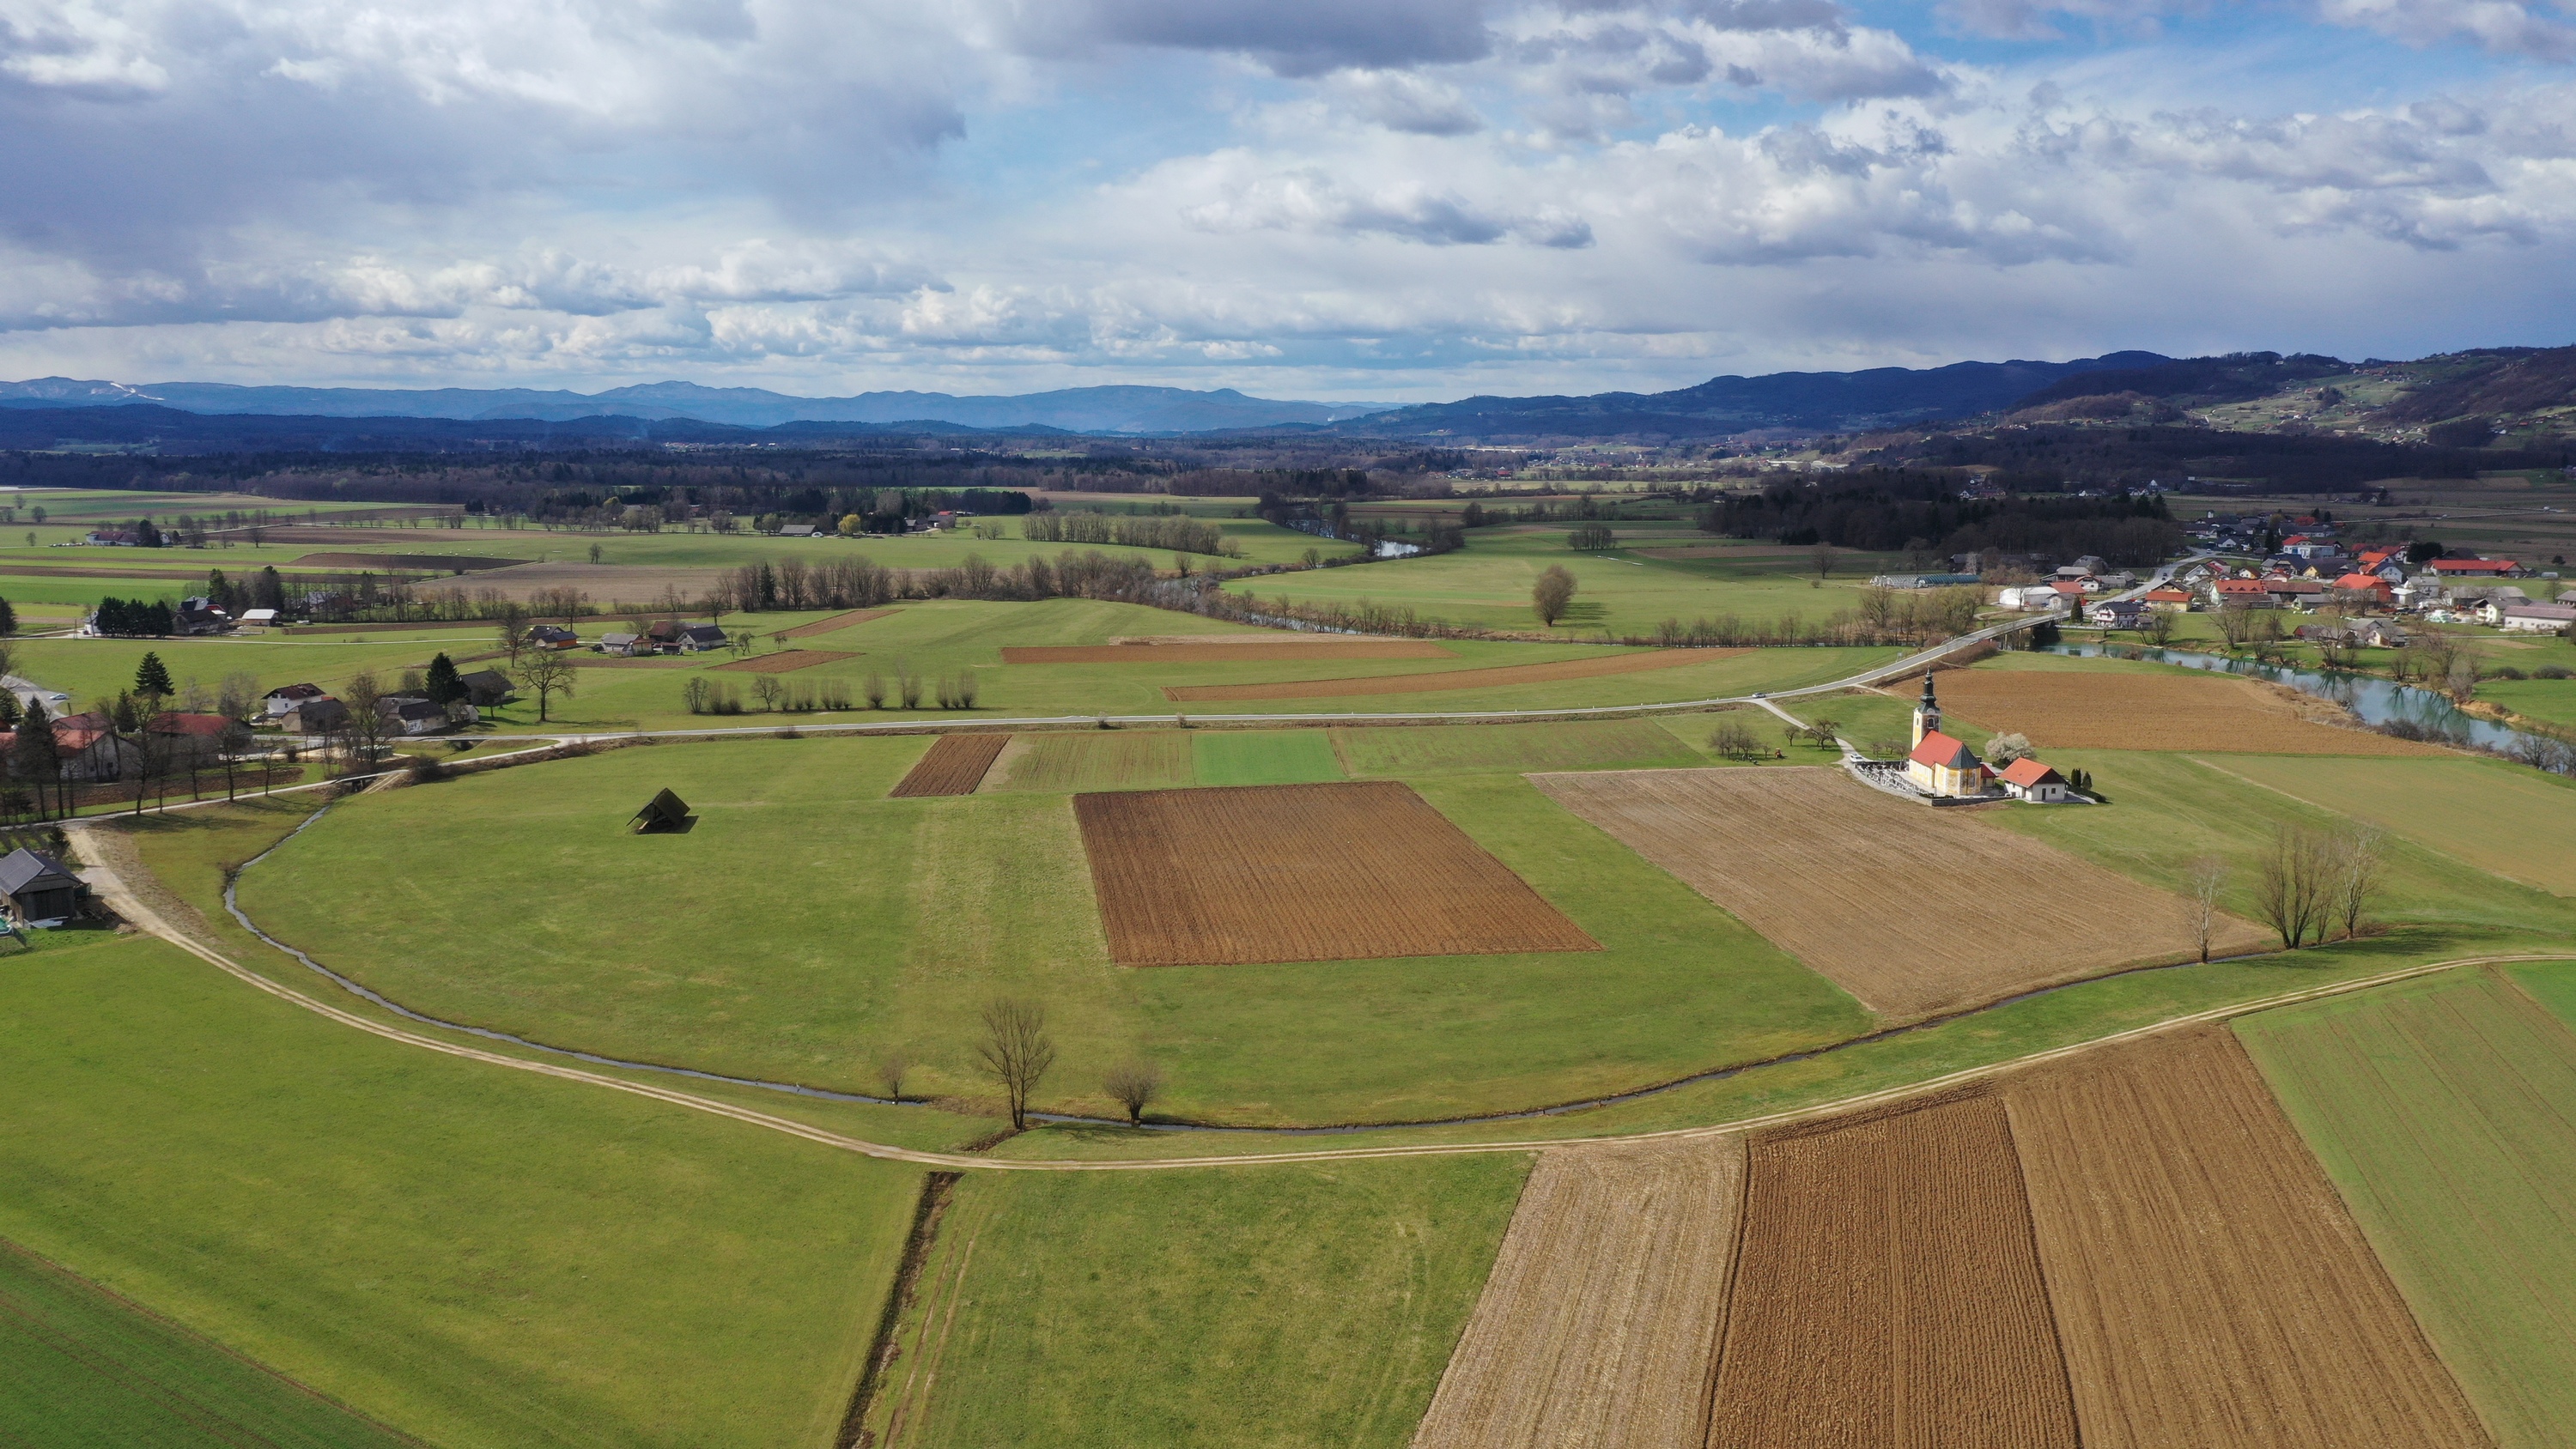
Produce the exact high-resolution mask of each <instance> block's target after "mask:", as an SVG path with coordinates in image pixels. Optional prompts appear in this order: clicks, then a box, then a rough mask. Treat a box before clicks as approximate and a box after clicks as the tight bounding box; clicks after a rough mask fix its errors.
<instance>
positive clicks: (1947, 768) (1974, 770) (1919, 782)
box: [1905, 669, 1994, 799]
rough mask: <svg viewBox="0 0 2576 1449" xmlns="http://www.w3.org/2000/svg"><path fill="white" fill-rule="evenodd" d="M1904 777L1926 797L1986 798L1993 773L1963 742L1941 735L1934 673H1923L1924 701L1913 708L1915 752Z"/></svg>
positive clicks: (1939, 708)
mask: <svg viewBox="0 0 2576 1449" xmlns="http://www.w3.org/2000/svg"><path fill="white" fill-rule="evenodd" d="M1905 778H1906V780H1907V781H1908V782H1910V783H1911V784H1912V785H1913V786H1914V788H1916V789H1918V790H1920V791H1922V792H1923V793H1924V794H1926V795H1937V796H1942V797H1945V798H1953V799H1964V798H1968V797H1970V796H1976V795H1983V794H1985V793H1986V792H1987V790H1988V789H1989V788H1990V787H1991V785H1992V783H1993V780H1994V772H1993V771H1991V770H1988V769H1987V768H1986V762H1985V761H1983V760H1980V759H1978V758H1977V752H1976V751H1974V750H1972V749H1969V748H1968V746H1967V744H1966V743H1965V742H1964V741H1961V740H1956V739H1952V738H1951V737H1950V736H1948V735H1945V734H1943V733H1941V702H1940V701H1939V700H1938V699H1935V698H1933V695H1932V671H1931V670H1929V669H1926V670H1924V671H1923V699H1922V702H1921V703H1919V704H1917V705H1915V706H1914V751H1913V753H1911V754H1909V755H1907V756H1906V757H1905Z"/></svg>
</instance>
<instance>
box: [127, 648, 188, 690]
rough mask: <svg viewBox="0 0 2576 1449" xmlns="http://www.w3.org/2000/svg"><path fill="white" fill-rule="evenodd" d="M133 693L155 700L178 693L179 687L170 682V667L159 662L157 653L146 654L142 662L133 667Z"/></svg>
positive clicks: (159, 658) (159, 657)
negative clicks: (149, 696) (148, 696)
mask: <svg viewBox="0 0 2576 1449" xmlns="http://www.w3.org/2000/svg"><path fill="white" fill-rule="evenodd" d="M134 692H135V693H136V694H148V695H151V696H153V697H154V698H156V699H167V698H169V697H170V696H171V695H174V694H177V693H178V692H179V687H178V686H177V685H175V684H173V683H171V682H170V666H169V665H167V664H164V663H162V662H161V656H160V655H159V654H158V653H146V654H145V655H144V656H143V662H142V663H141V664H138V665H136V666H135V668H134Z"/></svg>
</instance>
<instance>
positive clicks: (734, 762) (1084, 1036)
mask: <svg viewBox="0 0 2576 1449" xmlns="http://www.w3.org/2000/svg"><path fill="white" fill-rule="evenodd" d="M1099 733H1102V734H1105V735H1106V736H1107V737H1112V738H1115V737H1118V736H1121V735H1126V734H1128V733H1129V732H1125V731H1107V732H1099ZM1177 737H1179V738H1183V739H1186V738H1187V737H1186V736H1177ZM926 748H927V745H926V743H925V742H924V741H921V740H919V739H909V740H907V739H878V740H826V739H806V740H799V741H795V742H792V743H790V742H784V741H774V740H754V741H737V742H726V743H716V744H685V745H670V746H660V747H655V748H653V749H649V750H641V751H617V752H613V753H609V754H605V755H601V756H598V757H595V758H591V759H586V760H570V761H562V762H557V763H553V764H548V765H544V766H541V767H537V768H533V769H525V770H518V771H509V772H503V773H501V774H496V775H491V776H486V777H480V778H477V777H471V776H469V777H465V778H462V779H458V780H455V781H452V782H449V783H446V784H440V785H434V786H425V787H415V788H413V789H409V790H400V791H395V792H392V793H390V794H384V795H374V796H367V797H363V798H361V799H357V800H353V801H350V802H347V803H346V804H344V805H342V806H340V807H338V808H336V809H335V810H334V811H333V813H332V814H331V815H330V816H329V817H327V818H325V819H324V820H322V821H321V822H320V823H318V824H316V825H315V826H314V827H313V828H311V829H310V830H308V831H306V832H305V833H304V834H303V835H302V836H299V837H298V838H297V839H296V840H295V841H294V842H292V843H291V844H289V845H288V846H286V847H285V848H284V849H283V850H281V851H280V852H279V853H278V854H277V855H276V856H275V857H274V858H272V859H271V860H269V861H268V862H266V863H264V864H262V865H261V866H259V867H258V868H256V869H254V870H252V871H250V872H248V873H246V874H245V876H244V877H243V881H242V885H241V897H242V901H243V904H244V907H245V908H246V909H247V910H249V911H250V912H251V913H252V914H253V915H254V916H256V917H258V918H259V919H260V920H261V921H262V922H263V924H265V925H267V926H268V927H269V928H270V929H272V930H274V931H276V932H277V933H279V934H280V935H281V936H282V937H284V938H285V939H287V940H290V941H293V942H295V943H296V944H298V945H302V946H304V947H306V948H308V949H310V950H313V951H314V952H315V953H316V954H317V955H318V956H320V957H321V959H323V960H324V961H325V962H327V963H329V964H331V965H333V966H335V967H337V968H338V969H341V970H344V971H347V972H349V973H350V974H352V975H354V976H356V977H358V978H359V979H361V980H364V981H366V982H367V983H368V984H369V985H371V986H374V987H375V988H377V989H379V990H382V991H384V992H386V993H387V994H388V995H390V996H393V997H394V998H395V999H397V1000H401V1001H404V1002H405V1003H407V1004H409V1005H412V1006H414V1007H416V1008H418V1009H421V1010H424V1011H430V1012H433V1013H435V1014H437V1015H441V1016H444V1017H447V1018H449V1019H452V1020H463V1021H471V1022H475V1023H477V1024H482V1025H489V1026H495V1027H499V1028H501V1029H504V1030H509V1031H513V1032H517V1033H520V1034H523V1035H530V1036H533V1037H536V1038H538V1039H540V1040H547V1041H553V1042H556V1043H558V1044H562V1045H573V1046H582V1047H586V1048H589V1049H592V1050H598V1051H604V1052H607V1053H609V1054H612V1055H617V1056H623V1057H628V1058H635V1059H643V1060H652V1061H665V1062H684V1063H687V1064H690V1065H695V1066H700V1067H706V1068H712V1069H716V1070H723V1071H727V1072H731V1073H735V1074H739V1075H748V1076H759V1077H766V1078H770V1079H773V1080H790V1081H801V1082H808V1083H812V1084H815V1085H825V1086H835V1085H837V1086H844V1087H853V1086H855V1087H862V1088H863V1087H865V1086H866V1085H867V1083H868V1081H869V1079H870V1077H871V1075H872V1074H871V1072H870V1070H869V1067H870V1064H871V1063H872V1062H873V1060H874V1057H875V1054H876V1053H878V1052H880V1051H883V1050H885V1049H887V1048H889V1047H896V1046H901V1047H905V1048H908V1049H910V1050H912V1051H913V1052H914V1053H915V1054H916V1055H917V1056H918V1057H919V1059H920V1060H921V1061H922V1062H923V1063H924V1066H923V1068H922V1070H921V1074H920V1085H919V1086H918V1087H917V1088H916V1089H915V1090H921V1091H928V1092H931V1093H933V1094H942V1093H961V1094H966V1095H970V1096H979V1095H981V1094H982V1093H983V1091H984V1087H983V1085H982V1084H981V1082H980V1081H979V1079H978V1078H976V1077H975V1076H974V1075H973V1074H972V1073H971V1072H970V1071H969V1069H968V1062H967V1053H966V1037H967V1035H968V1033H969V1028H970V1025H971V1022H972V1021H973V1018H974V1013H975V1011H976V1010H977V1009H978V1007H979V1006H980V1004H981V1003H982V1001H983V1000H984V999H985V998H986V996H988V995H989V994H990V993H992V992H993V991H995V990H1001V989H1007V990H1013V991H1021V992H1026V993H1030V994H1036V995H1040V996H1042V997H1043V998H1044V999H1045V1000H1046V1001H1047V1002H1048V1004H1049V1007H1050V1010H1051V1011H1052V1012H1053V1014H1054V1018H1055V1028H1054V1030H1055V1034H1056V1036H1057V1039H1058V1040H1059V1042H1061V1043H1062V1044H1063V1047H1064V1061H1063V1064H1062V1066H1061V1068H1060V1069H1059V1073H1058V1075H1056V1076H1055V1077H1053V1078H1051V1079H1050V1080H1049V1081H1048V1082H1047V1083H1046V1085H1045V1088H1044V1090H1043V1091H1042V1092H1041V1094H1040V1098H1041V1101H1042V1102H1043V1103H1045V1104H1046V1105H1047V1106H1048V1107H1049V1108H1050V1109H1055V1108H1063V1107H1088V1108H1089V1109H1091V1110H1093V1111H1106V1110H1108V1104H1107V1103H1106V1102H1105V1101H1104V1100H1102V1098H1101V1097H1100V1096H1099V1095H1097V1093H1096V1088H1095V1085H1094V1084H1095V1083H1096V1082H1097V1081H1098V1079H1099V1074H1100V1072H1101V1071H1102V1070H1104V1069H1105V1068H1106V1067H1108V1066H1109V1065H1111V1064H1113V1063H1114V1062H1116V1061H1117V1060H1119V1059H1122V1058H1124V1057H1126V1056H1129V1055H1131V1054H1135V1053H1139V1052H1142V1053H1145V1054H1147V1055H1150V1056H1151V1057H1153V1058H1154V1059H1155V1060H1157V1061H1159V1062H1160V1063H1161V1064H1162V1065H1163V1067H1164V1069H1165V1074H1166V1076H1167V1077H1168V1078H1169V1079H1170V1082H1171V1097H1170V1099H1169V1102H1168V1104H1167V1109H1168V1110H1171V1111H1174V1112H1178V1113H1181V1114H1184V1115H1190V1114H1207V1115H1219V1114H1221V1115H1224V1116H1227V1117H1231V1118H1235V1119H1237V1120H1254V1121H1271V1122H1280V1121H1317V1120H1322V1121H1352V1120H1366V1119H1371V1118H1377V1119H1385V1118H1388V1117H1418V1116H1433V1115H1440V1114H1443V1113H1450V1112H1459V1111H1468V1110H1480V1109H1490V1108H1493V1107H1498V1106H1511V1105H1531V1104H1534V1103H1539V1102H1547V1101H1558V1100H1564V1099H1566V1098H1570V1097H1576V1096H1582V1095H1588V1094H1590V1093H1591V1092H1593V1091H1597V1090H1601V1089H1605V1088H1615V1087H1618V1086H1625V1085H1634V1084H1637V1083H1639V1082H1642V1081H1652V1080H1660V1079H1663V1078H1666V1077H1670V1076H1676V1075H1681V1074H1683V1073H1685V1072H1688V1071H1692V1070H1697V1069H1699V1068H1701V1067H1704V1066H1709V1065H1715V1064H1718V1063H1720V1062H1726V1061H1740V1060H1747V1059H1751V1058H1756V1057H1762V1056H1767V1055H1771V1054H1773V1053H1776V1052H1780V1051H1784V1050H1792V1049H1795V1048H1797V1047H1800V1046H1807V1045H1814V1044H1817V1043H1819V1042H1822V1041H1830V1040H1835V1039H1838V1038H1840V1037H1842V1036H1847V1035H1850V1034H1851V1033H1853V1032H1855V1031H1858V1030H1862V1029H1865V1028H1866V1025H1867V1022H1868V1018H1867V1017H1866V1016H1865V1015H1863V1014H1862V1013H1861V1012H1860V1010H1859V1009H1858V1008H1857V1007H1856V1006H1854V1005H1853V1004H1852V1003H1851V1001H1850V999H1849V998H1848V997H1846V996H1844V995H1843V994H1842V993H1841V992H1840V991H1838V990H1836V989H1835V988H1834V987H1832V986H1831V985H1829V984H1828V983H1826V982H1825V981H1824V980H1822V979H1821V978H1819V977H1817V976H1816V975H1814V974H1813V973H1812V972H1809V971H1808V970H1806V969H1805V968H1804V967H1801V966H1799V965H1798V964H1796V963H1795V962H1794V961H1792V960H1791V959H1790V958H1789V957H1787V956H1786V955H1785V954H1783V953H1782V952H1780V951H1779V950H1778V949H1776V948H1775V947H1773V946H1771V945H1770V944H1769V943H1768V942H1765V941H1763V940H1762V939H1761V938H1760V937H1759V936H1756V935H1755V934H1754V933H1753V932H1751V931H1750V930H1748V929H1746V928H1745V927H1743V926H1742V925H1740V924H1738V923H1737V922H1735V921H1734V920H1732V919H1731V918H1729V917H1727V916H1726V915H1725V914H1724V913H1723V912H1721V911H1719V910H1718V909H1717V908H1715V907H1713V906H1711V905H1709V904H1708V903H1707V902H1705V901H1704V900H1702V899H1701V898H1699V897H1698V896H1697V895H1695V894H1693V893H1692V892H1691V891H1690V890H1689V889H1688V888H1687V887H1685V886H1683V885H1682V884H1680V883H1679V882H1677V881H1675V880H1673V879H1672V878H1671V877H1669V876H1667V875H1665V874H1664V873H1663V872H1662V871H1660V870H1657V869H1656V868H1654V867H1653V866H1651V865H1649V864H1647V863H1646V862H1645V861H1643V860H1641V859H1639V858H1638V857H1637V856H1636V855H1635V854H1633V853H1632V852H1630V851H1628V850H1627V849H1625V848H1624V847H1622V846H1620V845H1618V844H1617V843H1616V842H1615V841H1612V840H1611V839H1609V837H1607V836H1605V835H1602V834H1601V833H1600V832H1598V831H1595V830H1593V829H1591V828H1590V827H1588V826H1583V825H1581V824H1580V823H1579V822H1575V821H1572V820H1570V819H1569V818H1568V817H1567V816H1566V815H1565V814H1564V813H1563V812H1562V811H1560V810H1559V809H1557V807H1556V806H1554V805H1553V804H1551V803H1550V802H1549V801H1547V800H1546V798H1545V797H1543V796H1541V795H1540V794H1539V793H1538V792H1537V791H1536V790H1535V789H1533V788H1531V787H1530V786H1529V785H1527V784H1525V783H1523V782H1522V781H1520V780H1518V779H1517V778H1513V777H1509V776H1503V777H1491V776H1488V777H1465V778H1447V779H1431V780H1424V781H1421V782H1418V783H1417V785H1416V788H1417V789H1418V790H1419V791H1420V792H1421V794H1422V795H1423V796H1424V797H1425V798H1426V799H1428V800H1429V801H1430V802H1431V804H1432V805H1433V806H1434V807H1436V808H1437V809H1438V810H1439V811H1440V813H1441V814H1442V815H1444V816H1446V817H1447V818H1448V819H1450V820H1451V821H1453V822H1455V823H1456V824H1457V825H1458V826H1459V827H1460V828H1461V829H1463V830H1464V831H1465V833H1466V834H1467V835H1468V836H1469V837H1470V838H1471V839H1473V840H1474V841H1475V842H1476V844H1477V845H1478V846H1480V847H1481V848H1483V849H1484V850H1486V851H1488V852H1491V853H1492V854H1493V855H1494V856H1495V857H1497V858H1498V859H1499V860H1500V861H1501V862H1502V864H1503V865H1504V866H1505V867H1507V868H1509V869H1510V870H1511V871H1512V872H1513V873H1514V874H1516V875H1518V876H1520V877H1521V878H1522V879H1523V880H1525V881H1527V882H1528V883H1529V884H1530V885H1531V886H1532V887H1533V888H1534V889H1535V890H1536V891H1537V892H1538V894H1539V895H1540V897H1541V898H1543V899H1544V900H1546V901H1547V902H1548V903H1549V904H1550V905H1552V906H1554V907H1555V908H1556V909H1557V910H1558V911H1560V912H1562V913H1564V914H1565V915H1566V916H1567V917H1568V918H1570V919H1572V920H1573V921H1574V923H1575V924H1576V925H1577V926H1578V927H1580V928H1582V930H1583V931H1584V932H1585V933H1586V934H1588V935H1590V936H1591V937H1592V938H1593V939H1594V940H1597V941H1599V942H1600V943H1601V944H1602V946H1603V947H1604V948H1605V949H1603V950H1601V951H1586V952H1575V953H1564V954H1553V953H1545V952H1541V953H1534V954H1528V955H1515V956H1499V957H1478V958H1455V957H1417V958H1406V959H1400V960H1386V961H1365V962H1334V963H1307V964H1300V965H1286V966H1226V967H1218V968H1210V969H1204V970H1202V969H1196V968H1165V969H1159V970H1154V971H1128V970H1122V969H1120V968H1118V967H1116V966H1113V965H1112V964H1110V961H1109V957H1108V953H1107V947H1106V944H1105V941H1104V938H1103V936H1102V933H1101V926H1100V921H1099V915H1098V912H1097V910H1096V909H1095V907H1094V906H1093V903H1092V898H1091V887H1090V878H1089V870H1088V867H1087V865H1086V863H1085V861H1084V857H1083V854H1082V847H1081V842H1080V837H1079V834H1078V832H1077V830H1076V828H1075V823H1074V818H1073V811H1072V808H1071V806H1070V804H1069V803H1068V802H1067V800H1066V799H1065V797H1064V796H1062V795H1059V794H1035V793H1022V794H1002V795H993V794H978V795H973V796H967V797H962V798H957V799H948V800H888V799H885V798H884V796H885V794H886V792H887V790H889V789H890V788H891V787H892V786H893V785H894V783H895V782H896V781H897V780H899V779H900V778H901V777H902V776H903V774H904V773H905V772H906V771H907V770H908V769H909V768H910V767H911V765H912V763H913V761H914V760H915V759H916V758H917V757H918V756H919V755H920V754H921V753H922V752H923V751H924V750H925V749H926ZM1182 759H1183V760H1184V761H1185V762H1186V761H1187V760H1188V756H1187V754H1186V753H1185V754H1184V755H1183V756H1182ZM663 786H668V787H670V788H672V789H673V790H675V791H676V792H677V793H678V794H679V795H680V797H681V798H682V799H684V800H686V801H688V802H689V805H690V807H691V808H692V809H693V810H694V811H696V812H697V814H698V816H699V823H698V825H697V826H696V828H695V829H693V830H691V831H690V832H689V833H687V834H685V835H660V836H634V835H629V834H627V833H626V832H625V830H624V824H625V821H626V819H627V817H628V816H630V815H632V814H633V813H634V811H635V810H636V808H637V807H638V806H640V805H641V804H643V802H644V799H645V798H646V797H648V796H650V794H651V793H652V792H653V791H654V790H655V789H658V788H661V787H663ZM450 839H453V840H464V839H470V840H472V841H473V842H474V846H475V848H474V849H472V850H458V851H424V850H422V849H420V848H419V842H421V841H423V840H450ZM531 880H544V881H546V882H547V883H548V889H547V890H546V891H545V892H543V893H539V894H534V895H532V894H530V893H528V892H527V891H526V890H525V889H524V883H525V882H528V881H531ZM501 900H508V901H510V902H511V904H510V906H509V907H508V908H507V910H506V911H505V912H504V913H503V915H504V917H505V918H506V920H507V921H508V928H507V929H508V932H509V938H510V940H511V942H512V947H511V949H510V950H508V951H505V952H497V953H496V952H495V951H493V950H492V949H490V947H489V940H488V935H487V932H488V929H489V927H490V925H491V923H492V922H493V921H494V920H495V919H496V917H495V916H494V914H493V908H492V906H491V905H490V903H491V902H495V901H501ZM637 901H643V902H650V907H649V908H644V909H638V908H630V907H629V906H628V905H627V904H625V903H629V902H637ZM674 920H685V921H688V922H689V923H690V929H689V931H688V932H686V933H675V932H674V931H672V930H671V928H670V923H671V922H672V921H674Z"/></svg>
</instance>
